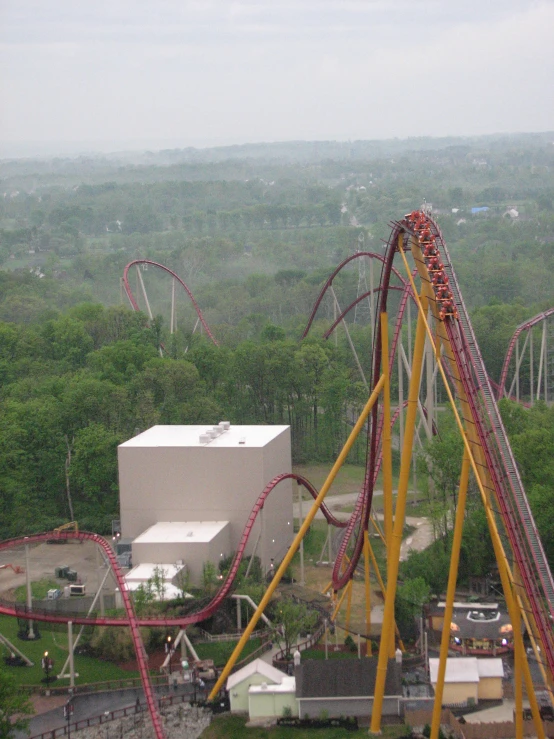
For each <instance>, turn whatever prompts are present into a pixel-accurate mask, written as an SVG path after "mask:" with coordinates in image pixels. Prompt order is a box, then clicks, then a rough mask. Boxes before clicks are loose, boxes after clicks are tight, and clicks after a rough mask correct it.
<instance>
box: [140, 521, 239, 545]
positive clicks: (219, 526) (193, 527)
mask: <svg viewBox="0 0 554 739" xmlns="http://www.w3.org/2000/svg"><path fill="white" fill-rule="evenodd" d="M228 525H229V521H160V522H159V523H155V524H153V525H152V526H150V527H149V528H148V529H146V531H143V532H142V534H139V536H137V538H136V539H135V540H134V541H133V544H199V543H207V542H209V541H212V539H214V538H215V537H216V536H217V535H218V534H219V533H220V532H221V531H223V529H224V528H225V527H226V526H228Z"/></svg>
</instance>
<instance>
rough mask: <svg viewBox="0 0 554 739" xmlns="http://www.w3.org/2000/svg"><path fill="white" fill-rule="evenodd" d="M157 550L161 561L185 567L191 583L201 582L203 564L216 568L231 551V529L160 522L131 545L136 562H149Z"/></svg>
mask: <svg viewBox="0 0 554 739" xmlns="http://www.w3.org/2000/svg"><path fill="white" fill-rule="evenodd" d="M160 550H161V551H163V557H164V561H166V562H184V563H185V564H186V569H187V571H188V575H189V577H190V582H192V583H197V582H202V571H203V566H204V562H208V561H210V562H213V563H214V564H215V565H216V566H217V563H218V562H219V560H220V559H222V558H223V557H225V556H226V555H227V554H229V552H231V551H232V548H231V527H230V526H229V523H228V522H227V521H187V522H178V521H162V522H160V523H155V524H154V525H153V526H150V528H148V529H146V531H143V532H142V534H140V535H139V536H137V538H136V539H135V540H134V541H133V559H134V561H135V562H152V561H154V560H155V559H156V557H159V556H160Z"/></svg>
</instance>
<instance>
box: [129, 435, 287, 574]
mask: <svg viewBox="0 0 554 739" xmlns="http://www.w3.org/2000/svg"><path fill="white" fill-rule="evenodd" d="M225 425H226V426H227V428H224V424H220V425H219V426H218V427H207V426H154V427H152V428H151V429H148V431H145V432H144V433H142V434H139V435H138V436H136V437H134V438H133V439H130V440H129V441H127V442H125V443H124V444H121V445H120V446H119V449H118V458H119V488H120V509H121V533H122V536H123V537H129V538H131V539H133V561H134V562H135V563H140V562H177V561H179V560H182V561H183V562H184V563H185V564H186V565H187V566H188V568H189V571H190V576H191V582H192V583H196V582H199V578H200V579H201V572H202V565H203V563H204V562H205V561H206V560H207V559H208V558H209V559H211V561H213V562H214V564H215V565H216V566H217V564H218V561H219V559H220V558H221V556H227V555H230V554H233V553H234V552H235V551H236V549H237V547H238V544H239V541H240V538H241V535H242V532H243V529H244V526H245V524H246V523H247V521H248V519H249V516H250V513H251V511H252V507H253V505H254V504H255V502H256V500H257V499H258V497H259V495H260V493H261V492H262V491H263V489H264V488H265V487H266V485H267V484H268V483H269V482H270V481H271V480H272V479H273V478H274V477H275V476H276V475H278V474H281V473H287V472H290V471H291V468H292V463H291V449H290V428H289V427H288V426H229V424H225ZM156 524H157V525H158V526H156ZM191 532H192V534H191ZM292 537H293V509H292V485H291V481H290V480H286V481H284V482H282V483H280V484H279V485H278V486H277V488H276V489H275V490H274V491H273V492H272V493H271V494H270V495H269V497H268V499H267V500H266V502H265V505H264V507H263V511H262V512H261V514H260V515H259V516H258V519H257V520H256V522H255V523H254V526H253V529H252V532H251V535H250V537H249V540H248V545H247V548H246V555H249V554H252V553H253V551H254V548H255V549H256V551H255V553H256V554H257V555H258V556H259V557H260V559H261V561H262V567H263V568H264V571H265V570H267V569H268V568H269V566H270V563H271V560H272V559H275V561H279V560H280V559H281V558H282V557H283V556H284V555H285V553H286V551H287V549H288V546H289V544H290V542H291V541H292Z"/></svg>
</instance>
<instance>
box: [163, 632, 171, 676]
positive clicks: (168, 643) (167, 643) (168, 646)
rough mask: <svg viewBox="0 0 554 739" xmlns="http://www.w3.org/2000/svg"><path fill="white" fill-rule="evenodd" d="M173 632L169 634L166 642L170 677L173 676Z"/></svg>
mask: <svg viewBox="0 0 554 739" xmlns="http://www.w3.org/2000/svg"><path fill="white" fill-rule="evenodd" d="M171 642H172V638H171V634H168V635H167V639H166V643H165V651H166V652H167V653H168V654H169V677H171V655H172V653H173V652H172V649H171Z"/></svg>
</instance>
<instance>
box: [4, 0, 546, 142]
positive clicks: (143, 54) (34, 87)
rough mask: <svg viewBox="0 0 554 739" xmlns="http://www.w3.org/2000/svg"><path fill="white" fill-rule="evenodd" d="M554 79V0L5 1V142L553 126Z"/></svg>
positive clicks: (235, 138) (244, 138) (241, 138)
mask: <svg viewBox="0 0 554 739" xmlns="http://www.w3.org/2000/svg"><path fill="white" fill-rule="evenodd" d="M553 91H554V0H536V1H534V0H458V2H455V1H454V0H344V1H343V2H341V1H340V0H251V1H249V0H245V1H244V2H227V1H226V0H198V1H189V0H86V1H85V0H0V96H1V97H0V100H1V106H0V142H2V146H1V149H0V155H1V154H4V155H5V154H6V153H20V154H26V153H33V152H32V151H31V150H32V149H33V148H34V149H36V150H38V149H39V148H40V149H41V150H44V151H48V152H50V153H56V152H57V151H61V150H62V149H64V150H67V151H69V150H70V149H72V147H74V148H78V147H80V146H83V145H84V144H86V145H87V147H88V148H97V149H102V150H110V149H112V150H113V149H120V148H126V149H131V148H137V147H142V146H148V147H150V148H167V147H184V146H211V145H219V144H229V143H245V142H254V141H277V140H290V139H306V140H315V139H319V140H324V139H340V140H346V139H373V138H391V137H395V136H396V137H401V138H405V137H408V136H444V135H455V134H462V135H471V134H482V133H495V132H514V131H546V130H553V129H554V94H553ZM29 142H34V143H32V144H29Z"/></svg>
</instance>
